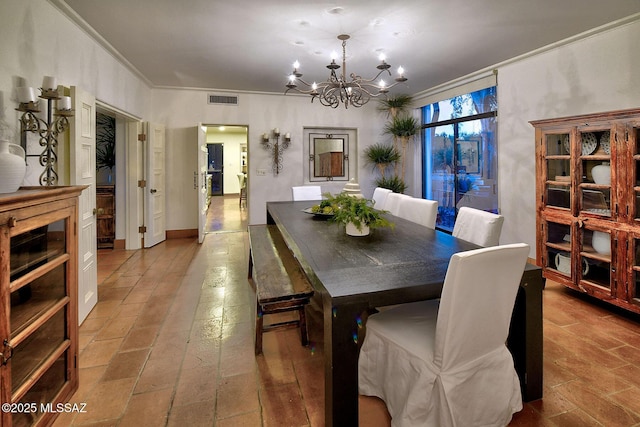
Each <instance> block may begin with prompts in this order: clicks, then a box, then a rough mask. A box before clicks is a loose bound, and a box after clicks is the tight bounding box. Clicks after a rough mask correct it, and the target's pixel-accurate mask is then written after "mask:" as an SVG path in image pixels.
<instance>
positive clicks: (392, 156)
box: [364, 143, 400, 179]
mask: <svg viewBox="0 0 640 427" xmlns="http://www.w3.org/2000/svg"><path fill="white" fill-rule="evenodd" d="M364 154H365V156H366V160H367V163H369V164H372V165H373V166H374V167H376V168H377V169H378V171H379V172H380V176H381V177H382V179H384V178H385V171H386V170H387V167H389V165H391V164H394V163H396V162H398V161H399V160H400V153H399V152H398V150H397V149H396V147H394V146H393V145H389V144H382V143H378V144H373V145H370V146H368V147H367V148H366V149H365V151H364Z"/></svg>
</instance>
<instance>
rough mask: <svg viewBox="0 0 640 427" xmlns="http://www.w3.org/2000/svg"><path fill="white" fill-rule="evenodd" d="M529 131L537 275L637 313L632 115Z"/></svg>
mask: <svg viewBox="0 0 640 427" xmlns="http://www.w3.org/2000/svg"><path fill="white" fill-rule="evenodd" d="M531 124H532V125H533V126H534V128H535V133H536V141H535V143H536V182H537V184H536V205H537V217H536V218H537V221H536V226H537V230H536V234H537V244H536V257H537V263H538V265H539V266H541V267H542V268H543V274H544V276H545V277H546V278H549V279H551V280H553V281H555V282H559V283H561V284H563V285H565V286H568V287H570V288H572V289H575V290H578V291H581V292H585V293H587V294H589V295H592V296H594V297H596V298H599V299H601V300H604V301H607V302H610V303H612V304H615V305H617V306H619V307H623V308H625V309H627V310H630V311H634V312H636V313H640V109H632V110H621V111H613V112H607V113H598V114H588V115H581V116H574V117H564V118H557V119H549V120H537V121H532V122H531Z"/></svg>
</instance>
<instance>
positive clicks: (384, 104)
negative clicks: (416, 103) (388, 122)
mask: <svg viewBox="0 0 640 427" xmlns="http://www.w3.org/2000/svg"><path fill="white" fill-rule="evenodd" d="M411 104H413V97H412V96H411V95H406V94H399V95H395V96H391V97H387V98H381V99H380V101H379V103H378V111H381V112H383V113H386V114H387V117H390V118H391V119H394V118H396V117H397V116H398V115H399V114H402V113H407V112H408V111H409V108H410V107H411Z"/></svg>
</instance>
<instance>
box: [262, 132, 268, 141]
mask: <svg viewBox="0 0 640 427" xmlns="http://www.w3.org/2000/svg"><path fill="white" fill-rule="evenodd" d="M262 139H264V140H265V141H268V140H269V134H267V133H266V132H265V133H264V134H262Z"/></svg>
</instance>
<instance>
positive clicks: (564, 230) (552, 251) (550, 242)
mask: <svg viewBox="0 0 640 427" xmlns="http://www.w3.org/2000/svg"><path fill="white" fill-rule="evenodd" d="M545 230H546V233H545V251H546V253H545V255H546V267H547V268H550V269H554V270H556V271H557V272H558V273H560V274H562V275H564V276H567V277H571V225H570V224H559V223H557V222H551V221H548V222H546V223H545Z"/></svg>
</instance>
